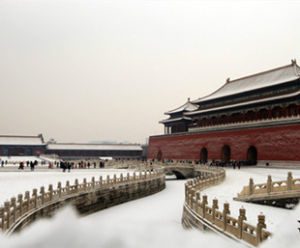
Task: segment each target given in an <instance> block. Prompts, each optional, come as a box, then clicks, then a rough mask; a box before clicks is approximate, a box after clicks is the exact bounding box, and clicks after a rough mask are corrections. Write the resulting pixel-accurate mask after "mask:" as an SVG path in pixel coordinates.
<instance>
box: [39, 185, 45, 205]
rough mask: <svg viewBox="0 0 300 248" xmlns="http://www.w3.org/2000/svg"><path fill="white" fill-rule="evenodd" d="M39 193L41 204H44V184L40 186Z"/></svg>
mask: <svg viewBox="0 0 300 248" xmlns="http://www.w3.org/2000/svg"><path fill="white" fill-rule="evenodd" d="M40 194H41V200H42V204H44V203H45V187H44V186H42V187H41V188H40Z"/></svg>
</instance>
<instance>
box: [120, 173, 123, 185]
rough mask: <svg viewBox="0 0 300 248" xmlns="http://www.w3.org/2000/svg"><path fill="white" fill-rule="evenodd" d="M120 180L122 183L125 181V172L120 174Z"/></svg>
mask: <svg viewBox="0 0 300 248" xmlns="http://www.w3.org/2000/svg"><path fill="white" fill-rule="evenodd" d="M120 182H121V183H122V182H123V174H122V173H121V175H120Z"/></svg>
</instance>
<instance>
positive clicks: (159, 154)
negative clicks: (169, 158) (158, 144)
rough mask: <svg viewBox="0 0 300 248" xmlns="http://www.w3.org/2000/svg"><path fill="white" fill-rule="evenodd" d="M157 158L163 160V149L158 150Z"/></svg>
mask: <svg viewBox="0 0 300 248" xmlns="http://www.w3.org/2000/svg"><path fill="white" fill-rule="evenodd" d="M156 159H157V160H158V161H161V160H162V152H161V150H159V151H158V153H157V155H156Z"/></svg>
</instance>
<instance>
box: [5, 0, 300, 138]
mask: <svg viewBox="0 0 300 248" xmlns="http://www.w3.org/2000/svg"><path fill="white" fill-rule="evenodd" d="M299 11H300V2H299V1H290V2H289V1H192V0H183V1H174V0H172V1H171V0H165V1H163V0H157V1H154V0H153V1H150V0H149V1H146V0H145V1H143V0H137V1H133V0H132V1H129V0H122V1H100V0H98V1H92V0H81V1H76V0H70V1H67V0H35V1H34V0H19V1H16V0H0V99H1V106H0V134H23V135H36V134H38V133H43V134H44V136H45V138H46V139H49V138H55V139H56V140H57V141H62V142H65V141H68V142H69V141H78V142H88V141H100V140H115V141H130V142H145V140H146V138H147V137H148V136H150V135H153V134H161V133H162V132H163V126H162V125H161V124H158V121H159V120H161V119H164V118H165V116H164V115H163V113H164V112H165V111H167V110H171V109H174V108H176V107H178V106H179V105H181V104H183V103H184V102H185V101H186V99H187V98H188V97H191V99H196V98H198V97H201V96H205V95H207V94H209V93H211V92H212V91H214V90H216V89H217V88H218V87H220V86H221V85H222V84H224V83H225V80H226V78H228V77H230V78H231V79H234V78H237V77H241V76H245V75H248V74H252V73H256V72H259V71H262V70H267V69H271V68H273V67H277V66H282V65H285V64H289V63H290V60H291V59H293V58H296V59H298V60H300V53H299V52H300V15H299Z"/></svg>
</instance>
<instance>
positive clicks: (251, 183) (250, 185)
mask: <svg viewBox="0 0 300 248" xmlns="http://www.w3.org/2000/svg"><path fill="white" fill-rule="evenodd" d="M253 192H254V182H253V179H252V178H250V179H249V192H248V194H249V195H252V194H253Z"/></svg>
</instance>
